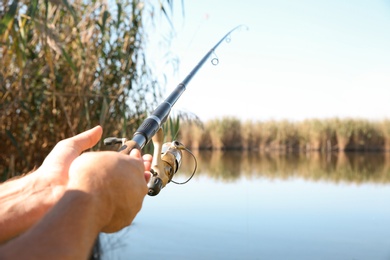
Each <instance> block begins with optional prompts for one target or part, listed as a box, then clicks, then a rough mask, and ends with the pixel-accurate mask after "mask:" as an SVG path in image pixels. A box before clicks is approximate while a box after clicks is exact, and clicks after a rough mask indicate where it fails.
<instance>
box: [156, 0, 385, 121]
mask: <svg viewBox="0 0 390 260" xmlns="http://www.w3.org/2000/svg"><path fill="white" fill-rule="evenodd" d="M176 3H177V5H176V7H177V10H175V13H174V18H175V19H174V26H175V29H176V37H175V38H174V39H173V42H172V46H171V51H173V52H174V53H175V54H176V55H177V56H178V57H179V59H180V65H179V72H178V73H177V74H175V75H172V74H170V73H169V69H168V68H167V67H161V68H160V70H161V73H165V74H168V76H169V83H168V86H167V94H168V93H169V92H170V91H171V90H173V88H174V87H176V85H177V84H178V83H180V82H181V81H182V80H183V79H184V77H185V76H186V75H187V74H188V73H189V72H190V71H191V69H192V68H193V67H194V66H195V65H196V64H197V63H198V61H199V60H200V59H201V58H202V57H203V56H204V55H205V54H206V52H207V51H208V50H209V49H210V48H211V47H213V46H214V45H215V43H216V42H217V41H218V40H219V39H220V38H221V37H222V36H223V35H224V34H226V33H227V32H228V31H229V30H230V29H232V28H234V27H235V26H237V25H239V24H245V25H246V26H247V27H248V28H249V29H248V30H241V31H236V32H234V33H233V34H232V37H231V42H230V43H229V44H227V43H223V44H222V45H221V46H220V47H219V48H218V49H217V50H216V55H217V57H218V58H219V61H220V62H219V65H218V66H213V65H211V63H206V64H205V65H204V66H203V67H202V69H201V70H200V71H199V72H198V74H197V75H196V76H195V77H194V78H193V80H192V81H191V82H190V84H189V85H188V87H187V90H186V91H185V92H184V94H183V96H182V97H181V98H180V100H179V101H178V102H177V104H176V105H175V108H178V109H185V110H188V111H191V112H193V113H195V114H197V115H198V116H199V117H200V118H201V119H203V120H208V119H212V118H221V117H223V116H235V117H237V118H240V119H243V120H246V119H253V120H269V119H276V120H281V119H289V120H303V119H306V118H329V117H342V118H344V117H359V118H366V119H379V120H380V119H383V118H390V1H385V0H382V1H381V0H364V1H362V0H343V1H336V0H327V1H312V0H297V1H288V0H274V1H263V0H250V1H245V0H243V1H239V2H238V1H237V2H234V1H221V0H197V1H185V3H184V4H185V6H184V8H185V17H184V18H183V17H182V16H181V10H180V9H181V6H180V5H178V3H179V1H176ZM156 60H157V59H156Z"/></svg>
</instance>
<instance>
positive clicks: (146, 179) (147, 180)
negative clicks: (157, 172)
mask: <svg viewBox="0 0 390 260" xmlns="http://www.w3.org/2000/svg"><path fill="white" fill-rule="evenodd" d="M144 176H145V181H146V183H149V180H150V178H151V177H152V174H151V173H150V172H148V171H146V172H145V173H144Z"/></svg>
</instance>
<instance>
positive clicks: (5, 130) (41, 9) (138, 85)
mask: <svg viewBox="0 0 390 260" xmlns="http://www.w3.org/2000/svg"><path fill="white" fill-rule="evenodd" d="M171 9H172V1H159V2H158V3H154V4H152V3H151V2H144V1H139V0H114V1H109V2H108V1H105V0H92V1H90V2H88V3H87V2H85V1H80V0H76V1H68V0H63V1H56V0H48V1H44V2H40V3H38V1H26V0H21V1H2V2H0V122H1V124H0V143H1V145H0V181H1V180H4V179H7V178H8V177H10V176H13V175H18V174H21V173H24V172H27V171H29V170H31V169H32V168H33V167H34V166H39V165H40V164H41V163H42V161H43V159H44V157H45V156H46V155H47V154H48V153H49V152H50V150H51V149H52V148H53V146H54V145H55V144H56V143H57V142H58V141H59V140H61V139H64V138H67V137H70V136H73V135H75V134H77V133H79V132H82V131H84V130H86V129H89V128H91V127H93V126H95V125H97V124H100V125H102V126H103V128H104V130H105V131H104V137H107V136H119V137H129V136H130V137H131V136H132V134H133V132H134V131H135V129H136V128H137V127H138V126H139V125H140V123H141V122H142V120H143V119H144V118H145V116H146V115H147V112H148V111H150V110H151V109H153V108H154V107H155V106H156V105H157V101H158V100H159V99H160V97H161V92H162V91H161V88H160V87H161V84H159V79H157V78H155V77H154V76H153V75H154V73H153V72H152V69H151V67H149V66H148V62H147V58H146V46H147V43H148V34H147V32H148V31H147V29H146V28H148V30H149V29H151V28H153V27H152V26H151V25H153V24H154V22H155V20H156V19H157V17H159V16H158V14H162V17H163V18H162V19H161V21H164V19H165V18H168V19H169V16H170V14H169V10H171ZM166 41H169V37H166V38H165V37H164V38H163V39H162V40H161V44H169V43H167V42H166ZM96 149H103V147H101V144H99V145H97V146H96Z"/></svg>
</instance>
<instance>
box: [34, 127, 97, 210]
mask: <svg viewBox="0 0 390 260" xmlns="http://www.w3.org/2000/svg"><path fill="white" fill-rule="evenodd" d="M102 133H103V130H102V128H101V126H96V127H94V128H92V129H90V130H88V131H85V132H83V133H81V134H78V135H76V136H73V137H70V138H68V139H64V140H62V141H60V142H58V143H57V144H56V146H55V147H54V148H53V150H52V151H51V152H50V153H49V155H48V156H47V157H46V158H45V160H44V162H43V164H42V165H41V167H39V168H38V170H37V171H35V172H34V173H32V175H34V176H35V177H36V178H37V182H36V183H37V184H38V185H41V186H42V187H47V188H51V189H52V195H53V202H54V203H56V202H57V201H58V200H59V199H60V198H61V197H62V195H63V194H64V191H65V189H66V186H67V184H68V171H69V168H70V165H71V163H72V162H73V160H75V159H76V158H77V157H78V156H79V155H80V154H81V153H82V152H83V151H85V150H87V149H90V148H92V147H93V146H94V145H95V144H97V142H98V141H99V140H100V138H101V136H102Z"/></svg>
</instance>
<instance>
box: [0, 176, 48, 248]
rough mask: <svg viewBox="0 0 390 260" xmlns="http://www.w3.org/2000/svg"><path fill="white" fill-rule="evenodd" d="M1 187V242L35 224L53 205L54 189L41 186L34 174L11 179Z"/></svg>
mask: <svg viewBox="0 0 390 260" xmlns="http://www.w3.org/2000/svg"><path fill="white" fill-rule="evenodd" d="M0 187H1V189H0V230H1V232H0V244H1V243H4V242H5V241H7V240H9V239H11V238H13V237H15V236H18V235H19V234H21V233H23V232H24V231H26V230H27V229H28V228H29V227H31V226H32V225H33V224H35V223H36V222H37V221H38V220H39V219H40V218H42V216H43V215H44V214H45V213H46V212H47V211H48V210H49V209H50V208H51V207H52V205H53V202H52V197H53V196H52V190H51V189H50V188H48V187H42V188H40V187H39V185H38V184H37V182H36V178H35V175H34V174H29V175H27V176H25V177H22V178H19V179H15V180H10V181H7V182H5V183H3V184H1V186H0Z"/></svg>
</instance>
